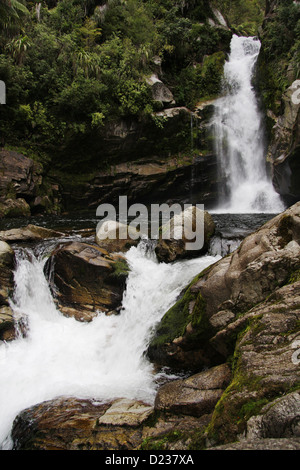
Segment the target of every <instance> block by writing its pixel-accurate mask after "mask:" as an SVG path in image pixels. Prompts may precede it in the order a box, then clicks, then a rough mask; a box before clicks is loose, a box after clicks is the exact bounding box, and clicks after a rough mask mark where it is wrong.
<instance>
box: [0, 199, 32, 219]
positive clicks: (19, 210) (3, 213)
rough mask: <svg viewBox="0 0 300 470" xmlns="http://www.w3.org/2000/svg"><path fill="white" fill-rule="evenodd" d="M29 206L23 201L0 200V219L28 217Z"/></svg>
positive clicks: (29, 213)
mask: <svg viewBox="0 0 300 470" xmlns="http://www.w3.org/2000/svg"><path fill="white" fill-rule="evenodd" d="M30 215H31V212H30V206H29V204H27V202H26V201H25V199H23V198H18V199H4V200H0V217H8V218H9V217H29V216H30Z"/></svg>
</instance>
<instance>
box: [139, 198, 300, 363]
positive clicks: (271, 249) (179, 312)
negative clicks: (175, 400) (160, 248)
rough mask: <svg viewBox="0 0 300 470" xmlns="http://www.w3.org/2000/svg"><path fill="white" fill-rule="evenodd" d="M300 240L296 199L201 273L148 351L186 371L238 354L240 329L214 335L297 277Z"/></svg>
mask: <svg viewBox="0 0 300 470" xmlns="http://www.w3.org/2000/svg"><path fill="white" fill-rule="evenodd" d="M299 242H300V203H297V204H295V205H294V206H292V207H291V208H290V209H288V210H287V211H285V212H284V213H282V214H280V215H278V216H276V217H275V218H273V219H272V220H271V221H269V222H267V223H266V224H265V225H264V226H263V227H261V228H260V229H259V230H257V231H256V232H254V233H253V234H251V235H250V236H248V237H246V238H245V240H244V241H243V242H242V244H241V245H240V247H239V248H238V249H237V250H236V251H235V252H234V253H232V254H231V255H230V256H227V257H225V258H223V259H221V260H220V261H219V262H217V263H215V264H214V265H213V266H211V267H209V268H208V269H207V270H205V271H204V272H203V273H200V274H199V275H198V276H196V278H195V279H194V280H193V281H192V282H191V283H190V285H189V286H188V287H187V288H186V290H185V291H184V292H183V294H182V296H181V298H180V299H179V300H178V301H177V303H176V304H175V305H174V306H173V307H172V308H171V309H170V310H169V311H168V312H167V313H166V314H165V316H164V317H163V319H162V321H161V322H160V324H159V325H158V327H157V330H156V334H155V335H154V337H153V339H152V341H151V343H150V346H149V349H148V354H149V357H150V358H151V360H152V361H153V362H155V363H157V364H161V365H169V366H171V367H177V368H185V369H187V370H191V369H192V370H199V368H201V367H203V366H211V365H214V364H215V363H219V362H221V361H222V362H223V361H224V358H227V357H228V354H230V353H232V352H233V350H232V348H233V347H234V344H235V339H236V336H235V334H237V332H235V334H233V335H231V337H230V338H228V337H227V338H226V340H224V341H218V342H214V343H213V342H212V341H211V340H212V338H213V337H214V336H215V335H216V334H217V333H218V332H219V331H222V330H223V329H224V328H225V327H227V326H228V325H229V326H230V325H232V324H234V322H235V321H241V320H239V319H240V317H241V314H246V313H247V312H248V311H249V310H250V309H251V308H252V307H253V306H255V305H257V304H259V303H260V302H263V301H264V300H265V299H266V298H267V297H268V296H269V295H271V294H272V293H274V292H275V291H276V289H278V288H280V287H282V286H283V285H285V284H287V283H288V282H289V280H290V279H294V278H297V275H298V274H297V273H298V272H299V269H300V246H299ZM229 326H228V328H229ZM241 328H242V326H241ZM222 358H223V359H222Z"/></svg>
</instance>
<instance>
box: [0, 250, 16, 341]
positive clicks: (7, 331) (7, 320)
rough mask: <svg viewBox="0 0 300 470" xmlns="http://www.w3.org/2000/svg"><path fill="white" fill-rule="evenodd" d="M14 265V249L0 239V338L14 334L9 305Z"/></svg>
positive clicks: (6, 337) (12, 286)
mask: <svg viewBox="0 0 300 470" xmlns="http://www.w3.org/2000/svg"><path fill="white" fill-rule="evenodd" d="M14 266H15V254H14V251H13V250H12V248H11V247H10V246H9V245H8V244H7V243H5V242H3V241H0V340H1V339H8V338H10V337H11V336H13V334H14V321H13V312H12V310H11V308H10V306H9V298H10V297H11V295H12V292H13V288H14V279H13V270H14Z"/></svg>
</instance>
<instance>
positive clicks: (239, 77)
mask: <svg viewBox="0 0 300 470" xmlns="http://www.w3.org/2000/svg"><path fill="white" fill-rule="evenodd" d="M260 47H261V44H260V41H259V40H258V39H256V38H253V37H248V38H247V37H238V36H236V35H234V36H233V38H232V42H231V53H230V56H229V59H228V61H227V62H226V64H225V67H224V89H223V96H222V97H221V98H220V99H218V100H217V102H216V103H215V112H214V117H213V122H212V127H213V133H214V138H215V151H216V153H217V156H218V161H219V176H220V180H221V181H222V183H221V188H220V197H219V204H218V207H217V210H218V211H219V212H231V213H253V212H268V213H277V212H281V211H282V210H284V206H283V204H282V202H281V199H280V196H279V195H278V194H277V193H276V192H275V189H274V188H273V185H272V182H271V181H270V178H269V176H268V173H267V169H266V152H265V145H264V131H263V125H262V116H261V113H260V111H259V108H258V103H257V97H256V94H255V90H254V89H253V86H252V80H253V77H254V72H255V65H256V62H257V58H258V55H259V52H260Z"/></svg>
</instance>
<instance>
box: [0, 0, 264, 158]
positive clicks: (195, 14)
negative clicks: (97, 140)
mask: <svg viewBox="0 0 300 470" xmlns="http://www.w3.org/2000/svg"><path fill="white" fill-rule="evenodd" d="M215 8H218V9H220V10H221V12H222V14H223V15H224V16H225V17H226V18H227V20H228V21H229V23H230V24H231V25H232V27H233V28H236V30H237V31H238V30H240V32H241V33H242V32H246V33H248V34H255V33H256V32H257V27H258V26H259V24H261V21H262V18H263V14H264V8H265V5H264V1H261V0H248V1H246V2H245V1H240V0H237V1H236V2H232V1H230V0H226V1H222V2H221V1H217V0H215V1H212V2H210V3H209V2H207V1H205V0H178V1H174V0H106V1H104V0H102V1H101V0H100V1H96V0H60V1H58V0H44V1H42V2H40V1H25V0H0V25H1V34H0V79H1V80H3V81H4V82H5V83H6V85H7V105H6V106H5V107H4V106H2V107H1V108H0V133H1V143H2V145H11V146H17V147H21V148H22V149H23V150H24V151H25V152H30V153H31V154H32V155H35V156H36V158H38V159H41V160H42V161H43V160H47V159H49V155H51V152H53V150H56V149H58V148H64V149H65V151H66V152H67V151H68V148H69V146H70V145H72V143H74V142H76V140H77V138H78V137H80V138H85V139H86V141H88V140H89V139H91V138H93V136H95V135H96V134H97V133H98V134H99V133H101V132H102V129H103V128H104V127H105V126H106V125H107V124H109V123H110V122H113V121H115V120H118V119H120V118H127V117H135V118H136V119H144V118H145V117H146V118H149V119H151V117H152V116H153V112H154V111H157V110H159V109H160V104H159V103H158V102H156V101H154V100H153V97H152V95H151V90H150V88H149V86H148V85H147V83H146V80H145V78H146V77H147V76H149V75H151V74H152V73H153V71H155V70H156V69H155V65H154V62H153V59H154V58H156V59H157V58H158V60H159V61H160V63H161V64H162V67H163V74H164V81H165V82H166V84H167V86H168V87H169V88H170V89H171V91H172V93H173V94H174V99H175V102H176V104H177V105H180V106H181V105H182V106H187V107H189V108H191V109H193V107H194V106H195V105H196V103H197V102H198V101H199V100H201V99H203V98H205V97H210V96H214V95H216V94H217V93H218V92H219V89H220V82H221V76H222V70H223V64H224V60H225V58H226V55H225V54H226V53H227V51H228V47H229V43H230V37H231V34H232V33H231V32H229V31H228V30H226V29H225V28H216V27H212V25H211V23H209V19H211V18H214V15H215ZM156 63H157V62H156Z"/></svg>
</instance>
